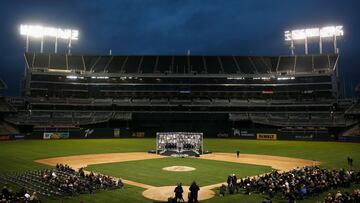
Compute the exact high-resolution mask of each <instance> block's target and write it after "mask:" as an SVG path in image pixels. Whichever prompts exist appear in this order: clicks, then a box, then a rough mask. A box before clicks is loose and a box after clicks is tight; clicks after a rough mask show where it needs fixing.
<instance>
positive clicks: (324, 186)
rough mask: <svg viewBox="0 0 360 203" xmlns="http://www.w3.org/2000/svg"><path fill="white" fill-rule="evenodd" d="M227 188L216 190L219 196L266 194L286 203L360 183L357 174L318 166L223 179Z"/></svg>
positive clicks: (359, 174)
mask: <svg viewBox="0 0 360 203" xmlns="http://www.w3.org/2000/svg"><path fill="white" fill-rule="evenodd" d="M227 183H228V186H227V188H226V186H225V185H222V186H221V187H220V195H225V191H226V189H228V191H229V194H233V193H234V192H239V191H240V190H243V191H245V194H251V193H253V192H257V193H262V194H267V195H268V196H269V197H270V199H271V198H273V197H274V196H275V195H280V196H281V197H282V198H286V199H288V200H289V202H295V200H297V199H303V198H306V197H310V196H312V195H314V194H319V193H323V192H326V191H328V190H330V189H333V188H337V187H349V186H350V185H351V184H352V183H357V184H358V183H360V172H354V171H349V170H344V169H340V170H328V169H322V168H319V167H317V166H316V167H303V168H296V169H294V170H291V171H288V172H283V173H279V172H278V171H272V172H271V173H268V174H265V175H262V176H255V177H248V178H244V179H240V180H238V179H237V178H236V176H235V175H234V174H233V175H230V176H228V178H227Z"/></svg>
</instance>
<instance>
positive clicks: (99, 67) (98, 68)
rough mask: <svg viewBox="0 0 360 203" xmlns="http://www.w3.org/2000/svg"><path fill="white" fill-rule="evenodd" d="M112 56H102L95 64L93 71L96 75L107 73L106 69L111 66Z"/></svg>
mask: <svg viewBox="0 0 360 203" xmlns="http://www.w3.org/2000/svg"><path fill="white" fill-rule="evenodd" d="M110 59H111V56H101V57H100V58H99V59H98V60H97V61H96V62H95V64H94V66H93V68H92V70H93V71H94V72H95V73H101V72H104V71H105V67H106V66H107V65H108V64H109V62H110Z"/></svg>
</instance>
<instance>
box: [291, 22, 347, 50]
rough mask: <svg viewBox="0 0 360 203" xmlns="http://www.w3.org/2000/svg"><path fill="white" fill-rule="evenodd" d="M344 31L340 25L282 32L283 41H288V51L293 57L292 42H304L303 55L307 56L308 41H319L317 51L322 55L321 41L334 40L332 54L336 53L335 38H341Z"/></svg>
mask: <svg viewBox="0 0 360 203" xmlns="http://www.w3.org/2000/svg"><path fill="white" fill-rule="evenodd" d="M343 35H344V30H343V26H342V25H337V26H326V27H322V28H307V29H297V30H287V31H285V32H284V37H285V41H290V49H291V53H292V55H294V49H295V47H294V41H302V40H303V41H304V42H305V54H308V39H309V38H310V39H311V38H318V39H319V50H320V54H322V39H323V38H333V40H334V52H335V53H338V49H337V37H340V36H343Z"/></svg>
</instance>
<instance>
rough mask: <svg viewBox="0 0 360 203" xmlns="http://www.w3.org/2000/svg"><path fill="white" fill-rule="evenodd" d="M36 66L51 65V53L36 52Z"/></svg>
mask: <svg viewBox="0 0 360 203" xmlns="http://www.w3.org/2000/svg"><path fill="white" fill-rule="evenodd" d="M34 67H35V68H47V67H49V54H35V61H34Z"/></svg>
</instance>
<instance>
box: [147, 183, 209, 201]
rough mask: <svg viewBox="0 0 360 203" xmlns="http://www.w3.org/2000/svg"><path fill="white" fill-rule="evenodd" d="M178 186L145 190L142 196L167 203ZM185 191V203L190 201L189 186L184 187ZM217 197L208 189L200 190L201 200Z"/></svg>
mask: <svg viewBox="0 0 360 203" xmlns="http://www.w3.org/2000/svg"><path fill="white" fill-rule="evenodd" d="M175 187H176V186H163V187H153V188H149V189H147V190H145V191H144V192H143V193H142V194H143V196H144V197H146V198H148V199H152V200H155V201H163V202H167V201H168V198H169V197H174V196H175V193H174V189H175ZM182 187H183V189H184V193H183V197H184V200H185V201H188V198H187V197H188V193H189V186H182ZM214 195H215V193H214V192H213V191H212V190H210V189H207V188H200V190H199V200H206V199H210V198H212V197H213V196H214Z"/></svg>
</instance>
